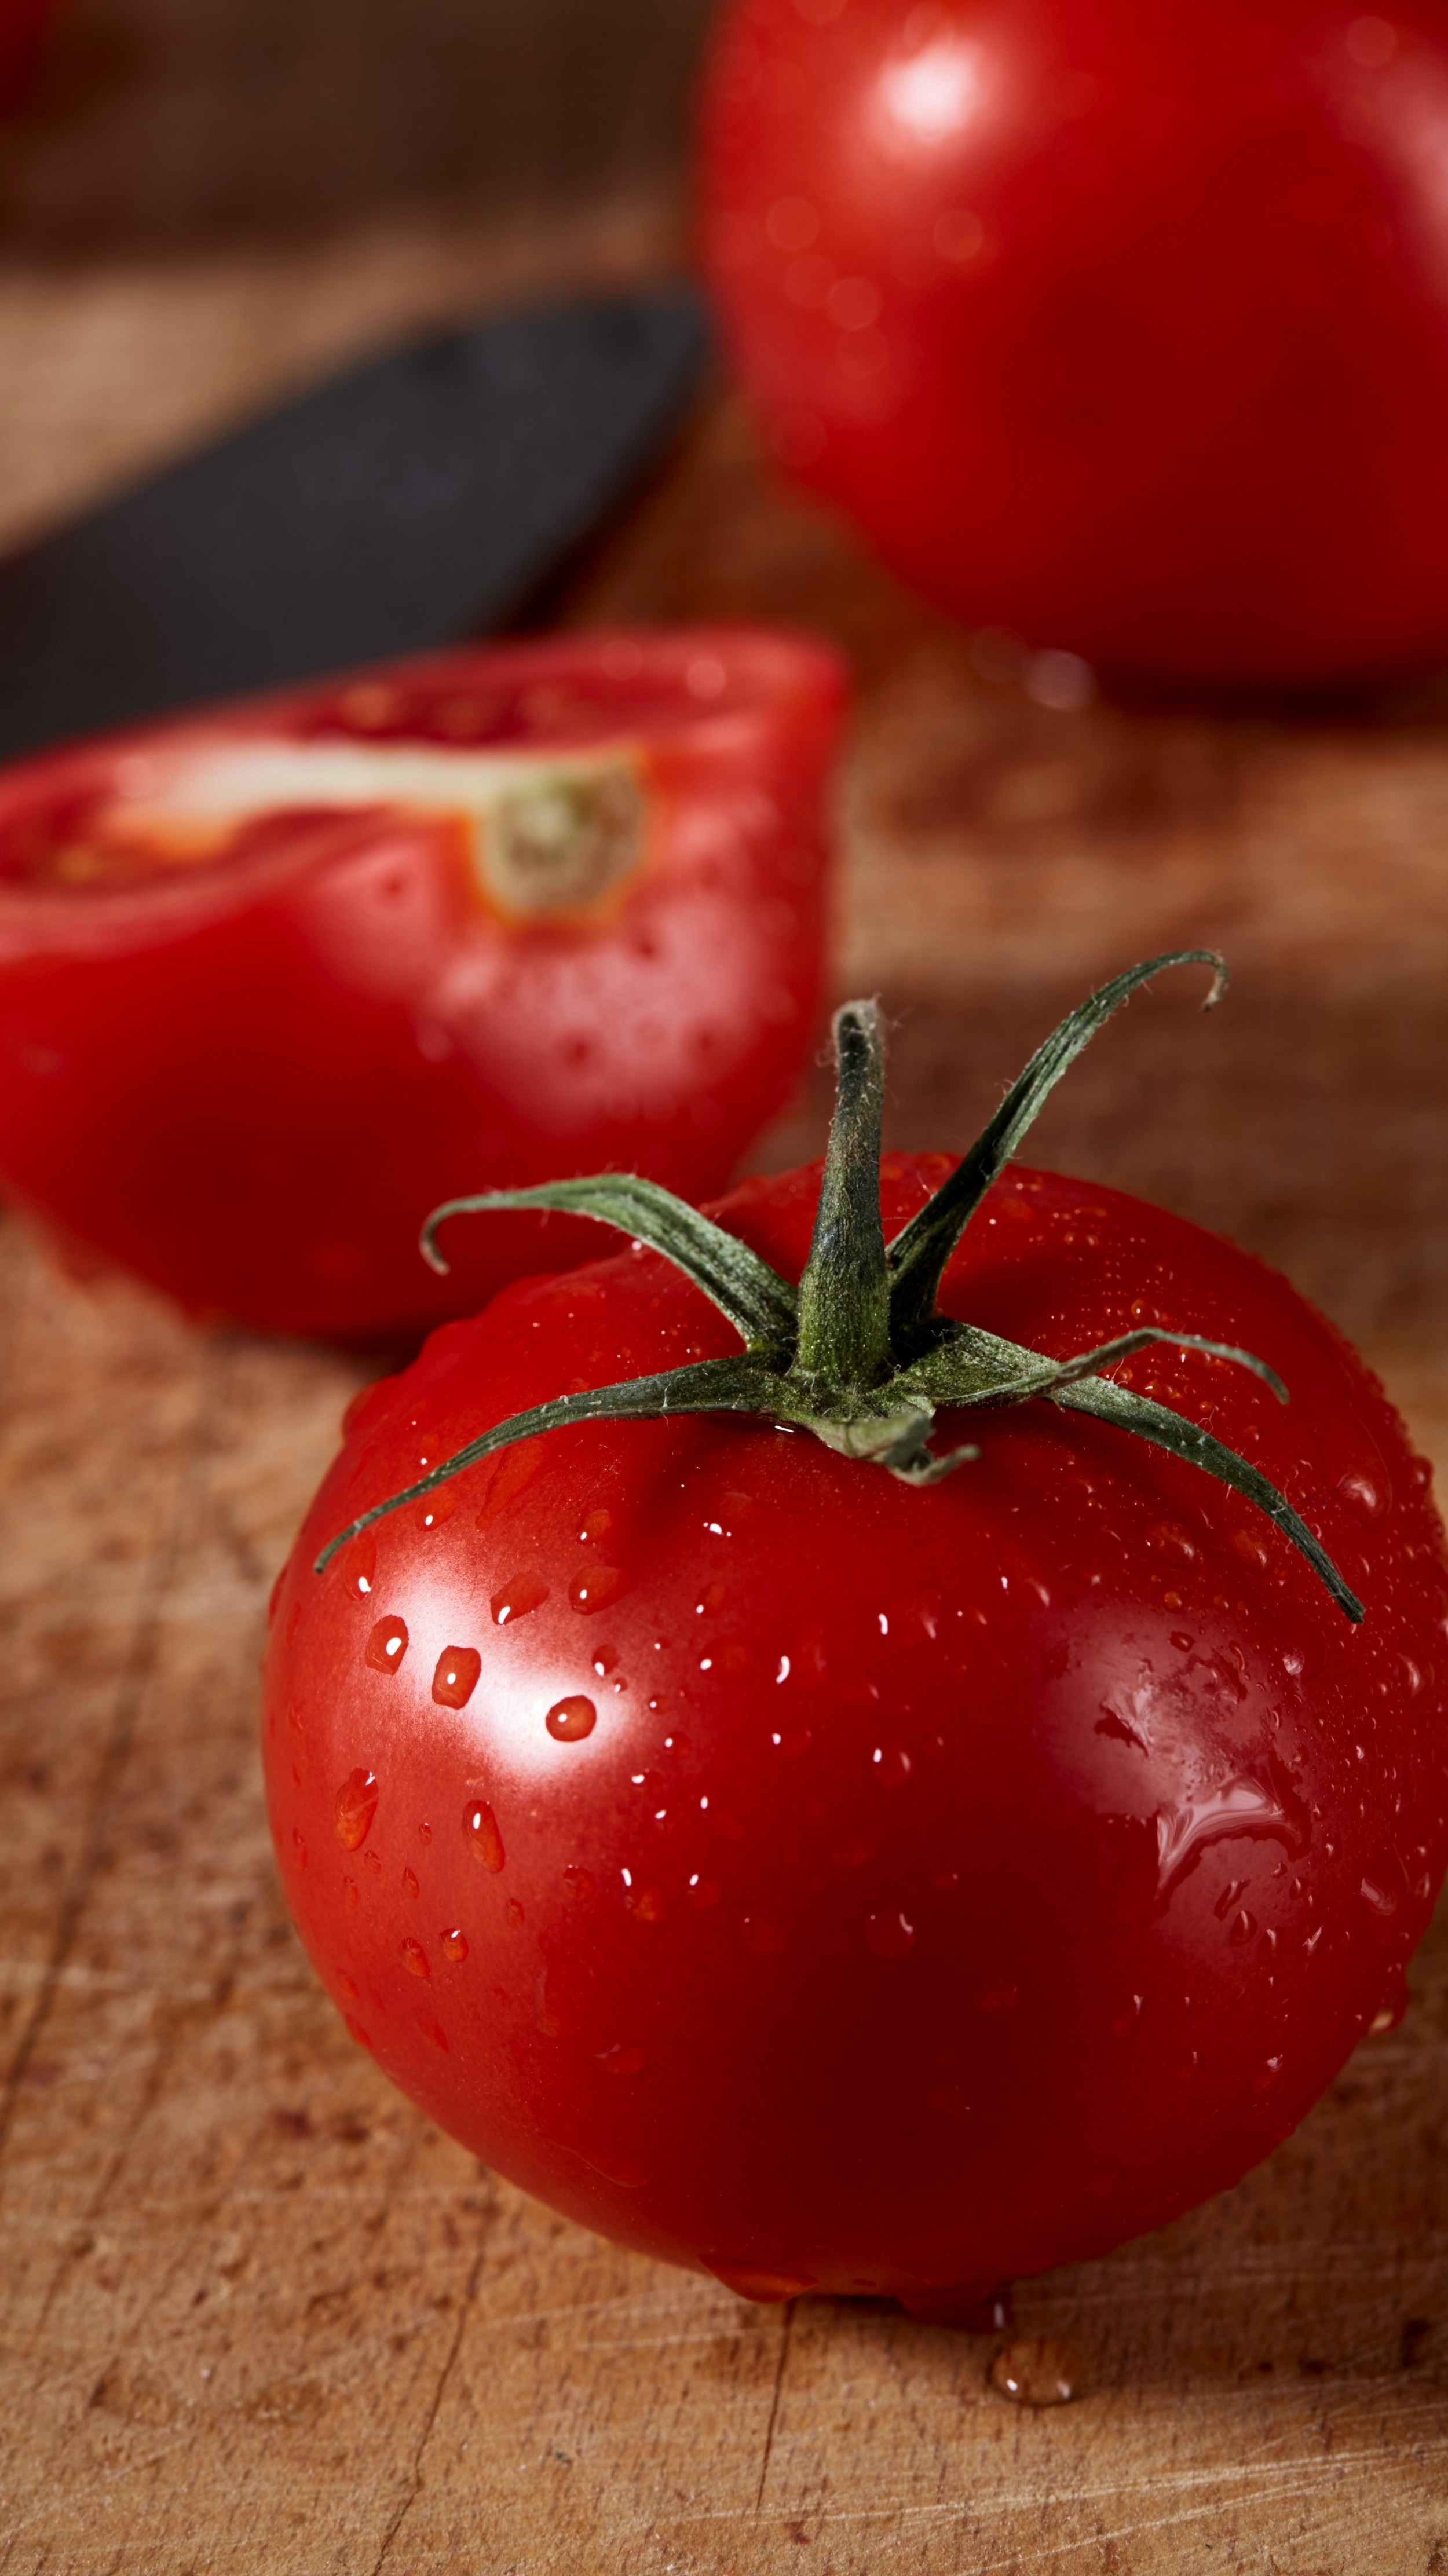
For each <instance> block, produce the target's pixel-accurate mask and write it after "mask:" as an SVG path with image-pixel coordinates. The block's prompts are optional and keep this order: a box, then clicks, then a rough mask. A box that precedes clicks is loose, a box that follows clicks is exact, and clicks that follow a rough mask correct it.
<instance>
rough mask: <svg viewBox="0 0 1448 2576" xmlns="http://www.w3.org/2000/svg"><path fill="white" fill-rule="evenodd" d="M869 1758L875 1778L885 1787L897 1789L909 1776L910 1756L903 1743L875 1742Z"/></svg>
mask: <svg viewBox="0 0 1448 2576" xmlns="http://www.w3.org/2000/svg"><path fill="white" fill-rule="evenodd" d="M870 1760H871V1762H872V1764H873V1766H874V1772H875V1777H876V1779H877V1780H879V1781H881V1782H882V1783H883V1785H884V1786H885V1787H886V1788H887V1789H898V1788H899V1787H900V1785H901V1783H902V1781H905V1780H908V1779H909V1777H910V1768H911V1765H910V1756H909V1754H908V1753H907V1752H906V1750H905V1747H904V1745H903V1744H877V1745H876V1747H875V1750H874V1752H873V1753H872V1754H871V1756H870Z"/></svg>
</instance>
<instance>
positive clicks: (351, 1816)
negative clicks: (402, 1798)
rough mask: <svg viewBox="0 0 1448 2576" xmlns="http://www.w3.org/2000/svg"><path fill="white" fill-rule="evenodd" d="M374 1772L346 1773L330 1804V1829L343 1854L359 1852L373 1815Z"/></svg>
mask: <svg viewBox="0 0 1448 2576" xmlns="http://www.w3.org/2000/svg"><path fill="white" fill-rule="evenodd" d="M377 1797H378V1789H377V1774H376V1772H375V1771H361V1770H358V1771H349V1772H348V1774H347V1777H346V1779H345V1780H344V1781H343V1783H342V1786H341V1788H340V1789H339V1790H338V1792H337V1795H336V1797H335V1798H334V1799H333V1801H332V1829H333V1831H334V1833H335V1834H336V1837H337V1840H338V1842H339V1843H340V1844H341V1846H342V1849H343V1850H344V1851H360V1850H361V1848H362V1846H363V1844H364V1843H365V1841H366V1840H367V1837H368V1835H369V1834H370V1832H371V1831H372V1819H373V1817H374V1816H375V1815H376V1813H377Z"/></svg>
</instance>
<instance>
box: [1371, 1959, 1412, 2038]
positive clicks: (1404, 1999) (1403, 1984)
mask: <svg viewBox="0 0 1448 2576" xmlns="http://www.w3.org/2000/svg"><path fill="white" fill-rule="evenodd" d="M1408 2002H1409V1996H1408V1980H1407V1978H1406V1977H1405V1975H1404V1974H1403V1971H1402V1969H1401V1968H1395V1969H1394V1970H1393V1972H1392V1976H1391V1979H1390V1981H1389V1983H1388V1985H1387V1987H1386V1988H1385V1990H1384V1993H1383V1998H1382V2001H1381V2003H1380V2004H1379V2005H1378V2008H1377V2011H1376V2012H1375V2013H1374V2015H1373V2017H1372V2020H1371V2021H1370V2023H1369V2024H1368V2031H1369V2035H1370V2037H1372V2038H1374V2039H1382V2038H1383V2037H1384V2036H1385V2035H1386V2033H1387V2032H1388V2031H1390V2030H1396V2029H1397V2028H1398V2027H1399V2025H1400V2023H1401V2021H1402V2018H1403V2015H1404V2013H1405V2012H1406V2011H1407V2009H1408Z"/></svg>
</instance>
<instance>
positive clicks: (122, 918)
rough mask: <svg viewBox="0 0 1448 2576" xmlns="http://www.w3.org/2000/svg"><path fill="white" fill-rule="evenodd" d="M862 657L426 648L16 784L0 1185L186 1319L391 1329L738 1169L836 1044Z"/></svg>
mask: <svg viewBox="0 0 1448 2576" xmlns="http://www.w3.org/2000/svg"><path fill="white" fill-rule="evenodd" d="M841 700H842V676H841V672H840V669H839V666H838V664H837V662H836V660H835V659H834V657H833V656H832V655H831V654H830V653H828V652H827V651H826V650H824V649H823V648H821V647H817V646H815V645H812V644H808V643H805V642H801V641H796V640H794V639H791V638H790V637H787V636H784V635H779V634H773V633H769V632H765V631H763V630H751V629H722V630H714V629H697V630H683V631H679V632H675V633H661V634H642V633H641V634H638V635H632V634H624V635H612V636H609V635H587V636H576V637H570V638H567V639H564V640H560V641H550V642H543V643H528V644H518V645H509V646H506V647H503V648H501V649H498V650H491V651H481V650H470V651H466V652H458V653H450V654H446V655H440V656H438V657H436V658H434V659H431V660H425V661H419V662H413V663H410V664H401V665H398V666H396V667H395V668H390V669H387V670H380V671H375V672H370V673H366V674H364V675H362V676H361V677H357V678H353V679H351V680H348V681H345V682H342V681H338V682H334V683H330V684H328V685H327V686H325V687H318V688H311V689H307V690H303V691H299V692H296V693H293V694H292V695H289V696H286V697H279V698H272V699H266V700H258V701H255V702H253V703H251V704H248V705H241V706H237V707H234V708H230V709H226V710H222V711H219V712H215V713H211V714H208V715H206V716H204V717H201V718H197V719H190V720H187V721H184V722H178V723H175V724H170V725H165V726H159V727H152V728H149V729H147V730H144V731H139V732H134V733H130V734H124V735H115V736H111V737H108V738H107V739H105V740H104V741H100V742H96V743H88V744H82V745H80V746H78V747H76V748H74V749H69V750H64V751H61V752H58V753H56V754H53V755H47V756H46V757H44V758H42V759H38V760H33V761H29V762H26V763H24V764H22V765H20V766H18V767H15V768H13V769H11V770H10V771H9V772H8V773H6V774H5V775H4V776H3V777H0V1181H3V1183H4V1185H5V1186H6V1187H7V1188H8V1189H9V1190H10V1191H11V1192H12V1193H13V1194H14V1196H15V1197H16V1198H17V1199H19V1200H21V1201H22V1202H24V1203H25V1204H27V1205H28V1206H30V1207H31V1208H32V1209H34V1210H37V1211H39V1212H40V1213H41V1214H42V1215H43V1216H44V1217H46V1218H48V1219H49V1220H50V1221H51V1222H52V1223H53V1224H54V1225H55V1226H57V1227H58V1228H59V1229H61V1231H62V1232H63V1233H64V1234H67V1235H69V1236H72V1237H74V1238H75V1239H76V1240H77V1241H78V1242H79V1243H81V1244H82V1245H85V1246H89V1247H90V1248H91V1249H92V1250H94V1251H96V1252H99V1253H101V1254H103V1255H105V1256H107V1257H109V1258H110V1259H112V1260H115V1261H118V1262H121V1263H123V1264H124V1265H126V1266H127V1267H128V1268H130V1269H132V1270H135V1271H137V1272H139V1273H140V1275H141V1276H142V1277H143V1278H146V1279H149V1280H151V1281H152V1282H153V1283H154V1284H155V1285H156V1286H157V1287H159V1288H162V1289H164V1290H166V1291H167V1292H168V1293H169V1294H170V1295H172V1296H174V1297H176V1298H179V1299H180V1300H181V1302H182V1303H183V1304H184V1305H185V1306H187V1307H188V1308H190V1309H192V1310H193V1311H202V1312H220V1313H223V1314H226V1315H230V1316H234V1317H237V1318H239V1319H240V1320H241V1321H243V1322H245V1323H249V1324H253V1325H259V1326H262V1327H264V1328H267V1329H270V1330H273V1331H280V1332H291V1333H309V1334H321V1335H329V1336H333V1337H336V1338H345V1339H351V1340H363V1341H365V1340H379V1339H384V1338H387V1337H391V1336H405V1335H409V1334H411V1335H415V1334H416V1332H417V1331H418V1330H420V1329H421V1328H423V1327H425V1326H426V1325H428V1324H429V1323H433V1322H436V1321H437V1320H438V1319H439V1318H440V1317H442V1316H444V1315H447V1314H453V1313H460V1312H470V1311H471V1310H472V1309H474V1308H475V1307H477V1306H479V1305H480V1304H482V1303H483V1301H484V1300H485V1299H486V1298H487V1297H488V1296H489V1295H490V1294H491V1293H492V1292H493V1290H494V1289H496V1288H497V1287H499V1286H500V1285H502V1284H503V1282H504V1281H506V1280H508V1279H512V1278H516V1277H518V1275H519V1274H520V1273H522V1272H525V1271H538V1270H547V1269H563V1268H566V1267H567V1266H568V1265H569V1264H570V1263H572V1262H574V1261H577V1260H579V1259H584V1258H588V1257H590V1256H591V1255H592V1254H594V1253H595V1252H596V1250H597V1241H598V1238H597V1235H596V1232H595V1231H594V1229H593V1228H591V1227H590V1226H587V1225H585V1224H583V1223H582V1222H578V1221H573V1220H570V1219H568V1218H567V1217H557V1216H555V1217H551V1218H545V1217H539V1216H533V1215H519V1216H515V1217H511V1218H505V1219H503V1220H500V1221H499V1222H498V1223H497V1224H496V1225H494V1226H493V1227H491V1228H488V1229H486V1230H484V1229H481V1228H478V1229H475V1230H474V1231H473V1233H472V1235H471V1236H470V1238H469V1239H468V1240H467V1241H466V1242H462V1243H460V1244H459V1247H458V1257H457V1261H456V1264H455V1268H454V1274H453V1276H452V1277H451V1278H450V1279H449V1280H447V1281H446V1282H444V1281H443V1280H441V1279H440V1278H437V1277H436V1276H434V1275H432V1274H431V1273H429V1271H428V1270H427V1268H426V1267H425V1266H424V1264H423V1262H422V1261H421V1260H420V1259H419V1257H418V1251H417V1238H418V1229H419V1227H420V1225H421V1223H422V1220H423V1218H424V1217H425V1216H426V1214H427V1212H428V1210H429V1208H431V1207H432V1206H434V1205H435V1204H436V1203H437V1201H438V1200H439V1199H442V1198H447V1197H450V1196H454V1195H456V1194H458V1193H459V1192H462V1191H467V1190H477V1189H479V1188H488V1187H499V1186H503V1185H512V1186H517V1185H522V1184H525V1183H528V1182H533V1181H540V1180H543V1179H545V1178H547V1177H549V1176H551V1175H552V1174H554V1173H556V1172H558V1171H567V1170H574V1171H580V1172H582V1171H593V1170H597V1169H598V1168H600V1167H601V1166H603V1165H618V1166H621V1167H623V1168H626V1169H634V1170H638V1171H642V1172H646V1173H649V1174H651V1175H652V1176H653V1177H655V1178H656V1179H658V1180H660V1181H663V1182H666V1183H667V1184H668V1185H669V1186H670V1187H671V1188H673V1189H676V1190H678V1191H679V1192H680V1193H682V1194H683V1195H685V1196H689V1197H699V1196H703V1195H706V1194H707V1193H708V1192H710V1191H711V1190H717V1189H719V1188H721V1187H722V1186H723V1184H724V1182H725V1181H726V1180H727V1178H728V1177H729V1174H730V1172H731V1170H732V1169H733V1167H734V1165H735V1163H736V1161H737V1159H738V1156H739V1154H740V1152H741V1151H742V1150H743V1148H744V1147H745V1146H746V1145H747V1144H748V1143H749V1141H750V1139H751V1138H752V1137H753V1136H754V1135H755V1134H756V1133H757V1131H758V1130H759V1128H760V1127H761V1126H762V1125H763V1124H764V1122H765V1121H766V1119H767V1118H769V1117H770V1116H771V1115H772V1114H773V1112H774V1111H775V1110H776V1109H777V1108H778V1107H779V1106H780V1105H781V1103H782V1102H783V1101H784V1099H785V1098H786V1097H787V1095H788V1092H789V1089H790V1087H791V1085H792V1083H793V1081H794V1079H795V1077H796V1074H797V1072H798V1070H799V1067H800V1064H801V1061H802V1059H803V1057H804V1055H805V1052H806V1050H807V1048H808V1046H809V1044H810V1043H811V1041H812V1038H813V1036H814V1028H815V1013H816V1010H817V1006H818V993H819V982H820V973H821V960H822V949H823V896H824V877H825V870H826V840H825V830H824V823H823V818H822V797H823V793H824V788H825V783H826V779H827V774H828V769H829V763H830V758H831V754H832V751H833V747H834V743H835V738H836V733H837V729H838V723H839V715H840V707H841Z"/></svg>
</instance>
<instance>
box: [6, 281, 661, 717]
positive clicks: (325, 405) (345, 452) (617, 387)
mask: <svg viewBox="0 0 1448 2576" xmlns="http://www.w3.org/2000/svg"><path fill="white" fill-rule="evenodd" d="M706 350H707V333H706V328H705V324H704V318H703V312H702V308H701V306H700V303H699V299H698V298H697V296H696V295H695V294H694V293H693V292H692V291H691V290H689V289H688V288H677V289H671V290H668V291H662V292H657V293H649V294H633V295H626V296H614V297H610V298H607V299H604V300H597V301H588V302H581V301H580V302H572V303H567V304H559V305H556V306H552V307H547V308H543V309H541V310H533V311H526V312H517V313H512V314H504V315H500V316H497V317H494V318H492V319H489V320H487V321H484V322H480V323H478V324H476V325H474V326H472V327H471V328H467V329H463V330H457V331H450V332H448V333H446V334H443V335H441V336H439V337H435V338H432V339H428V340H425V341H422V342H419V343H418V344H416V345H415V346H412V347H410V348H404V349H401V350H398V351H395V352H393V353H392V354H390V355H388V356H385V357H382V358H377V359H374V360H372V361H370V362H369V363H368V364H366V365H363V366H360V367H357V368H355V369H353V370H352V371H350V372H349V373H348V374H346V375H342V376H339V377H336V378H334V379H332V380H331V381H330V382H329V383H326V384H323V385H322V386H320V387H319V388H317V389H316V390H314V391H312V392H310V393H307V394H304V395H303V396H301V397H300V398H299V399H298V400H296V401H293V402H291V403H289V404H287V405H286V406H285V407H284V408H282V409H281V410H278V411H275V412H272V413H270V414H268V415H267V416H266V417H265V418H263V419H260V420H257V421H254V422H252V423H250V424H249V425H248V426H246V427H245V428H242V429H240V430H238V431H236V432H234V433H233V434H232V435H230V436H228V437H227V438H225V439H223V440H221V441H220V442H219V443H218V444H216V445H215V446H213V447H210V448H207V449H206V450H204V451H203V452H202V453H200V454H198V455H195V456H191V457H188V458H186V459H185V460H184V461H183V462H181V463H180V464H177V465H174V466H172V467H170V468H169V469H168V470H167V471H165V472H164V473H162V474H159V475H157V476H156V477H154V478H153V479H152V480H151V481H149V482H147V483H145V484H143V485H141V486H140V487H139V488H137V489H136V490H134V491H132V492H129V493H127V494H123V495H122V497H121V498H119V499H118V500H115V501H112V502H109V503H107V504H106V505H105V506H103V507H102V508H100V509H97V510H95V511H93V512H92V513H91V514H90V515H89V516H87V517H85V518H82V519H78V520H76V521H74V522H72V523H71V524H70V525H69V526H67V527H64V528H62V529H60V530H59V531H58V532H57V533H56V534H55V535H53V536H49V537H46V538H43V539H41V540H40V541H39V542H38V543H35V544H32V545H29V546H26V547H24V548H23V549H22V550H20V551H19V552H17V553H15V554H12V555H11V556H9V557H8V558H7V559H5V560H3V561H0V758H10V757H13V756H14V755H15V754H16V753H18V752H23V751H29V750H34V749H36V748H38V747H39V746H40V745H42V744H45V743H49V742H55V741H58V740H61V739H63V738H65V737H66V736H69V735H74V734H79V733H89V732H92V731H95V730H98V729H100V728H102V727H105V726H109V725H119V724H127V723H131V722H134V721H136V720H137V719H139V718H142V717H146V716H151V715H157V714H160V713H162V712H163V711H166V710H168V709H171V708H175V707H182V706H188V705H196V704H198V703H200V702H201V701H202V700H204V699H208V698H217V697H227V696H232V695H237V694H240V693H243V692H245V691H247V690H251V689H262V688H268V687H274V686H277V685H281V684H284V683H286V682H288V681H291V680H300V679H305V678H310V677H313V676H315V675H317V674H319V673H321V672H325V671H332V670H338V669H343V668H346V667H347V666H348V665H350V664H354V663H363V662H370V661H375V660H383V659H386V658H387V657H388V656H390V655H394V654H400V653H408V652H413V651H420V650H422V649H424V648H426V647H428V646H430V645H441V644H448V643H454V642H459V641H461V640H463V639H464V638H466V637H468V636H470V635H476V634H478V633H481V632H485V631H486V630H487V629H488V628H490V627H494V626H496V625H497V624H498V623H499V622H500V621H501V620H503V619H504V618H506V617H507V616H508V614H509V613H510V612H511V611H512V610H513V609H515V608H516V607H517V606H518V605H519V604H520V603H521V602H522V601H523V600H524V599H525V598H526V597H527V596H528V595H529V593H530V592H532V591H533V590H534V589H536V588H537V587H538V585H539V584H540V583H541V582H542V581H543V580H544V578H545V577H546V576H547V575H548V574H549V573H550V572H551V571H552V570H553V569H554V568H555V567H556V565H557V564H558V563H559V561H560V560H561V558H563V557H564V556H565V555H566V554H567V553H568V551H569V550H570V548H571V547H573V546H574V545H576V544H577V543H578V542H579V541H580V539H581V538H582V537H584V536H585V535H586V534H587V533H588V531H589V530H590V529H591V528H592V527H593V525H594V524H595V523H596V521H597V520H598V519H599V518H600V517H601V516H602V515H603V513H604V512H605V510H606V509H607V508H608V506H609V505H610V503H612V502H613V501H614V500H616V499H617V498H618V497H619V495H620V494H621V493H622V492H623V491H624V490H625V489H626V488H627V486H628V484H629V483H630V482H631V481H632V480H633V479H634V477H635V476H636V475H637V474H638V473H639V472H640V471H641V469H642V468H643V466H644V465H645V464H646V463H647V461H648V459H649V457H650V456H651V454H652V453H653V451H654V450H655V448H656V447H657V446H658V444H659V443H660V441H661V440H662V439H663V437H664V436H665V434H666V433H667V431H668V430H669V429H670V428H671V427H672V426H673V425H674V424H675V422H676V421H677V420H678V419H679V417H680V415H681V413H682V411H683V408H684V405H685V404H686V402H687V400H688V398H689V396H690V394H691V392H692V391H693V390H694V388H695V386H696V384H697V382H698V379H699V375H700V372H701V369H702V367H703V363H704V359H705V355H706Z"/></svg>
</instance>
